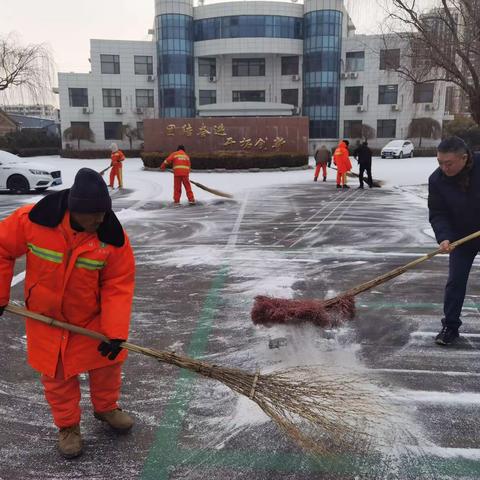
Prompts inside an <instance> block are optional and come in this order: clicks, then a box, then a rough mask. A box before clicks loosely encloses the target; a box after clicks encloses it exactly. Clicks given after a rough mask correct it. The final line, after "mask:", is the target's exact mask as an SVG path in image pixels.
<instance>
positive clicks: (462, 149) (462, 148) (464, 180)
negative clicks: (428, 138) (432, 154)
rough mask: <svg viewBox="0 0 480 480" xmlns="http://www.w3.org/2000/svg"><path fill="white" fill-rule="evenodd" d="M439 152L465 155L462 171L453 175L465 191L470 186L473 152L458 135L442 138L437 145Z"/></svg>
mask: <svg viewBox="0 0 480 480" xmlns="http://www.w3.org/2000/svg"><path fill="white" fill-rule="evenodd" d="M437 151H438V152H439V153H456V154H458V155H467V162H466V163H465V166H464V167H463V169H462V171H461V172H460V173H458V174H457V175H455V177H453V179H452V180H454V181H455V182H456V183H457V185H458V186H459V187H460V188H461V190H463V191H464V192H466V191H467V190H468V189H469V187H470V173H471V171H472V167H473V154H472V151H471V150H470V148H468V145H467V144H466V143H465V142H464V141H463V140H462V139H461V138H460V137H447V138H444V139H443V140H442V141H441V142H440V145H439V146H438V147H437Z"/></svg>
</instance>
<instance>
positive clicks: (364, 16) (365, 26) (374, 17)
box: [0, 0, 433, 103]
mask: <svg viewBox="0 0 480 480" xmlns="http://www.w3.org/2000/svg"><path fill="white" fill-rule="evenodd" d="M217 1H218V0H216V1H215V0H205V4H209V3H217ZM245 1H247V0H245ZM385 1H388V0H345V3H346V5H347V8H348V10H349V11H350V13H351V16H352V18H353V21H354V23H355V24H356V25H357V32H358V33H376V32H378V30H379V24H381V22H382V18H383V17H384V10H383V9H382V7H381V4H383V3H384V2H385ZM422 1H423V2H430V1H433V0H420V2H422ZM300 3H301V2H300ZM0 5H1V16H0V36H5V35H6V34H9V33H12V32H13V33H14V34H15V35H16V36H17V38H18V40H19V42H21V43H23V44H28V43H36V44H37V43H45V44H46V45H47V46H48V48H49V49H50V51H51V52H52V55H53V58H54V62H55V69H56V71H57V72H76V73H86V72H88V71H89V68H90V64H89V62H88V58H89V48H90V39H91V38H97V39H116V40H149V39H150V36H149V35H148V29H150V28H152V27H153V20H154V10H155V0H137V1H136V2H132V1H131V0H81V1H75V2H74V1H72V0H44V1H39V0H15V1H12V0H0ZM54 84H55V85H56V84H57V81H56V79H55V82H54ZM9 103H11V102H9Z"/></svg>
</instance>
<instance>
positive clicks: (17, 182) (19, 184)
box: [7, 174, 30, 193]
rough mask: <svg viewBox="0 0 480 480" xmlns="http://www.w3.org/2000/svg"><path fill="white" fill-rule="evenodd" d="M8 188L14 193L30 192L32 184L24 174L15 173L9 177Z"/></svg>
mask: <svg viewBox="0 0 480 480" xmlns="http://www.w3.org/2000/svg"><path fill="white" fill-rule="evenodd" d="M7 188H8V190H10V191H11V192H12V193H28V192H29V191H30V184H29V183H28V180H27V179H26V178H25V177H24V176H23V175H19V174H15V175H12V176H11V177H9V178H8V180H7Z"/></svg>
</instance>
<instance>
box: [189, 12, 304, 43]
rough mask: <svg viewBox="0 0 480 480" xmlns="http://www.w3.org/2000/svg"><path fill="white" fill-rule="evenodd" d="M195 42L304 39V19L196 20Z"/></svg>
mask: <svg viewBox="0 0 480 480" xmlns="http://www.w3.org/2000/svg"><path fill="white" fill-rule="evenodd" d="M194 34H195V41H203V40H212V39H219V38H241V37H270V38H272V37H273V38H295V39H299V40H301V39H302V38H303V19H302V18H296V17H285V16H280V15H238V16H230V17H219V18H213V19H211V18H208V19H202V20H195V29H194Z"/></svg>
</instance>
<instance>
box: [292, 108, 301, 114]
mask: <svg viewBox="0 0 480 480" xmlns="http://www.w3.org/2000/svg"><path fill="white" fill-rule="evenodd" d="M301 111H302V110H301V108H300V107H294V108H293V114H294V115H300V113H301Z"/></svg>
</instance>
